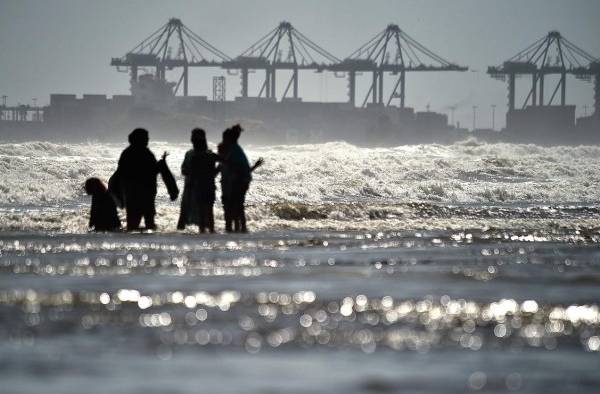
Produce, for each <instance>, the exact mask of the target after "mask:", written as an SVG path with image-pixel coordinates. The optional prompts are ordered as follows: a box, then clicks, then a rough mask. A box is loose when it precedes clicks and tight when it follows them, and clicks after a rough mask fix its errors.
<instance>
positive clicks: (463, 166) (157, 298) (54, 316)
mask: <svg viewBox="0 0 600 394" xmlns="http://www.w3.org/2000/svg"><path fill="white" fill-rule="evenodd" d="M123 148H124V146H123V145H116V144H94V143H89V144H52V143H47V142H30V143H22V144H6V143H0V322H1V324H0V381H1V382H2V383H1V389H0V391H1V392H2V393H32V392H41V391H44V392H46V393H80V392H82V390H84V389H85V392H88V393H106V392H127V393H130V392H131V393H197V392H202V393H204V392H206V393H280V392H290V393H322V392H327V393H387V392H402V393H405V392H409V393H410V392H416V393H438V392H440V393H464V392H477V391H480V392H527V393H532V392H534V393H538V392H539V393H549V392H557V393H565V392H577V393H596V392H598V390H600V377H599V376H598V374H597V371H598V367H599V366H600V354H599V352H600V309H599V304H600V249H599V248H598V242H599V241H600V187H599V186H600V148H599V147H595V146H580V147H540V146H535V145H514V144H484V143H480V142H478V141H476V140H468V141H464V142H461V143H457V144H454V145H447V146H443V145H415V146H402V147H396V148H360V147H356V146H352V145H349V144H346V143H343V142H337V143H328V144H316V145H296V146H271V147H252V146H250V147H249V148H248V149H247V152H248V155H249V156H250V158H251V159H252V160H254V159H257V158H258V157H264V158H265V165H264V167H262V168H260V169H259V170H258V171H256V173H255V176H254V181H253V183H252V187H251V191H250V194H249V196H248V216H249V219H250V220H249V226H250V228H251V230H252V232H251V233H250V234H247V235H225V234H216V235H199V234H197V233H196V231H195V229H194V228H190V229H188V230H186V231H184V232H177V231H176V230H175V224H176V221H177V215H178V203H177V202H170V201H168V199H167V193H166V190H165V189H164V188H162V187H161V188H160V189H159V197H158V220H157V222H158V224H159V227H160V231H159V232H156V233H143V234H141V233H138V234H125V233H119V234H94V233H88V232H87V229H86V223H87V212H88V210H89V198H88V197H86V196H85V195H84V193H83V189H82V184H83V181H84V180H85V179H86V178H87V177H90V176H98V177H101V178H104V179H107V178H108V177H109V176H110V175H111V173H112V172H113V171H114V169H115V167H116V160H117V158H118V155H119V153H120V151H121V150H122V149H123ZM151 149H153V151H154V152H155V153H156V154H157V155H158V154H160V153H161V152H162V151H165V150H166V151H168V152H169V153H170V156H169V158H168V163H169V165H170V167H171V169H172V170H173V172H174V173H175V174H176V175H177V176H178V175H179V170H178V167H179V165H180V163H181V161H182V158H183V155H184V153H185V150H186V149H188V146H187V145H185V144H170V143H161V142H152V143H151ZM178 179H179V181H180V183H181V179H180V178H178ZM215 212H216V216H217V220H218V221H219V225H218V229H219V230H221V231H222V213H221V209H220V207H219V206H218V205H217V206H216V209H215Z"/></svg>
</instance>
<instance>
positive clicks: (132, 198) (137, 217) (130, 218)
mask: <svg viewBox="0 0 600 394" xmlns="http://www.w3.org/2000/svg"><path fill="white" fill-rule="evenodd" d="M148 140H149V138H148V131H147V130H145V129H135V130H133V131H132V132H131V134H129V146H128V147H127V148H126V149H125V150H124V151H123V153H122V154H121V158H120V159H119V167H118V169H117V172H118V173H119V181H120V184H121V189H122V192H123V198H124V200H125V201H124V203H125V209H126V210H127V230H129V231H131V230H137V229H139V228H140V222H141V220H142V217H143V218H144V223H145V224H146V229H151V230H153V229H155V228H156V224H155V223H154V216H155V214H156V210H155V207H154V200H155V198H156V176H157V175H158V171H159V167H158V162H157V160H156V157H154V154H153V153H152V152H151V151H150V149H148Z"/></svg>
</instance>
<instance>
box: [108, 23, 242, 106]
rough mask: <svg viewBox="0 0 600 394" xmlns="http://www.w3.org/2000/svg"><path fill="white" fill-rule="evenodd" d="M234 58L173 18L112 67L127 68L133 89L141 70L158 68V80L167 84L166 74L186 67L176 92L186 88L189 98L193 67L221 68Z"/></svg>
mask: <svg viewBox="0 0 600 394" xmlns="http://www.w3.org/2000/svg"><path fill="white" fill-rule="evenodd" d="M230 60H231V58H230V57H229V56H227V55H226V54H225V53H223V52H221V51H220V50H219V49H217V48H215V47H214V46H212V45H211V44H210V43H208V42H207V41H206V40H204V39H203V38H202V37H200V36H199V35H197V34H196V33H194V32H193V31H192V30H190V29H189V28H188V27H187V26H185V25H184V24H183V23H182V22H181V20H179V19H177V18H171V19H169V21H168V22H167V23H166V24H165V25H163V26H161V27H160V28H159V29H158V30H156V31H155V32H154V33H152V34H151V35H150V36H149V37H147V38H146V39H145V40H143V41H142V42H140V43H139V44H138V45H136V46H135V47H134V48H133V49H132V50H130V51H129V52H127V53H126V54H125V56H123V57H118V58H113V59H112V61H111V63H110V64H111V66H116V67H117V69H120V68H122V67H125V68H127V69H129V71H130V75H131V79H130V82H131V86H132V90H133V87H134V85H135V84H136V83H137V81H138V71H139V69H140V68H146V67H150V68H153V69H154V75H155V78H156V79H157V80H159V81H163V82H166V78H165V71H166V70H172V69H174V68H182V69H183V71H182V73H181V77H180V78H179V80H178V82H177V83H176V84H175V86H174V89H173V92H174V93H175V94H177V92H178V91H179V88H180V87H181V86H182V85H183V95H184V96H187V95H188V86H189V68H190V67H220V66H221V64H222V63H223V62H226V61H230Z"/></svg>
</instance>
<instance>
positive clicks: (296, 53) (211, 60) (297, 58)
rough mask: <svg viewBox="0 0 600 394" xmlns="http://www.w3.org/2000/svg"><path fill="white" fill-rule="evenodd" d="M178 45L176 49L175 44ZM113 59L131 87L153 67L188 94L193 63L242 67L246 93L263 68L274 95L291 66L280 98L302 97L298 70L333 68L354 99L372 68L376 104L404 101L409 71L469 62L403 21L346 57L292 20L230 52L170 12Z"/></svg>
mask: <svg viewBox="0 0 600 394" xmlns="http://www.w3.org/2000/svg"><path fill="white" fill-rule="evenodd" d="M173 49H175V50H173ZM111 65H112V66H115V67H117V69H119V70H120V71H123V70H124V69H125V71H126V70H127V69H129V72H130V76H131V85H132V92H134V91H135V90H136V87H137V84H139V83H140V81H139V79H138V78H139V77H140V76H139V70H140V69H141V68H144V67H152V68H154V71H153V75H154V79H155V80H156V81H158V82H160V83H162V84H163V85H164V86H165V89H168V87H169V86H171V87H172V89H173V92H174V93H175V94H177V93H178V92H179V91H180V86H183V92H182V93H183V96H188V86H189V78H188V76H189V68H191V67H220V68H223V69H227V70H228V71H233V72H236V71H239V73H240V75H241V92H240V95H241V97H242V98H248V97H251V94H250V92H249V88H248V86H249V83H248V82H249V74H250V73H251V72H252V71H256V70H261V71H264V73H265V76H264V82H263V83H262V85H261V88H260V91H259V92H258V94H257V95H256V97H259V98H260V97H264V98H267V99H275V100H277V97H276V92H277V85H276V84H277V71H278V70H288V71H292V75H291V78H290V79H289V81H288V82H287V83H286V88H285V90H284V92H283V96H282V97H281V99H287V98H292V99H295V100H299V99H300V96H299V71H302V70H312V71H316V72H326V71H330V72H334V73H336V75H340V74H346V75H347V77H348V102H349V103H350V104H352V105H355V97H356V77H357V74H360V73H362V72H369V73H372V76H373V78H372V83H371V85H370V87H369V92H368V93H367V97H365V100H364V101H363V102H362V106H361V107H365V106H366V104H367V102H368V98H369V97H372V100H371V103H372V104H386V105H387V106H389V105H391V104H392V100H393V99H396V98H397V99H399V106H400V107H401V108H404V107H405V102H406V100H405V85H406V73H407V72H417V71H418V72H422V71H467V70H468V68H467V67H464V66H459V65H456V64H454V63H451V62H449V61H447V60H445V59H444V58H442V57H441V56H439V55H437V54H435V53H434V52H432V51H431V50H429V49H427V48H426V47H425V46H423V45H422V44H420V43H419V42H417V41H416V40H415V39H413V38H412V37H410V36H409V35H408V34H407V33H405V32H404V31H402V30H401V29H400V28H399V27H398V25H395V24H390V25H388V26H387V27H386V28H385V29H384V30H383V31H382V32H381V33H379V34H377V35H376V36H375V37H373V38H372V39H370V40H369V41H368V42H367V43H365V44H364V45H362V46H361V47H360V48H358V49H357V50H356V51H354V52H353V53H352V54H350V55H349V56H348V57H346V58H344V59H343V60H341V59H339V58H338V57H336V56H335V55H333V54H331V53H330V52H329V51H327V50H326V49H324V48H322V47H321V46H319V45H318V44H316V43H315V42H314V41H313V40H311V39H310V38H308V37H307V36H306V35H304V34H303V33H302V32H300V31H299V30H298V29H296V28H295V27H294V26H293V25H292V24H291V23H289V22H285V21H284V22H281V23H280V24H279V25H278V26H276V27H275V28H274V29H273V30H271V31H270V32H268V33H267V34H266V35H265V36H263V37H261V38H260V39H259V40H258V41H256V42H255V43H254V44H252V45H251V46H250V47H248V49H246V50H245V51H244V52H242V53H241V54H240V55H238V56H236V57H235V58H231V57H229V56H228V55H226V54H225V53H224V52H222V51H221V50H219V49H217V48H216V47H214V46H213V45H211V44H210V43H208V42H207V41H206V40H204V39H203V38H202V37H200V36H199V35H198V34H196V33H194V32H193V31H192V30H191V29H189V28H188V27H187V26H185V25H184V24H183V23H182V22H181V20H179V19H177V18H171V19H170V20H169V21H168V22H167V23H166V24H165V25H164V26H162V27H161V28H159V29H158V30H157V31H155V32H154V33H152V34H151V35H150V36H149V37H147V38H146V39H144V40H143V41H142V42H141V43H139V44H138V45H137V46H135V47H134V48H133V49H132V50H131V51H129V52H127V53H126V54H125V55H124V56H122V57H119V58H113V59H112V61H111ZM174 68H182V69H183V71H182V73H181V78H180V79H179V81H178V82H176V83H174V82H173V83H171V85H169V82H168V81H166V78H165V70H172V69H174ZM385 73H391V74H392V75H394V76H396V75H397V76H398V78H397V81H396V82H395V85H394V89H393V91H392V93H391V95H390V97H389V99H387V100H386V101H385V102H384V97H383V91H384V89H383V88H384V74H385Z"/></svg>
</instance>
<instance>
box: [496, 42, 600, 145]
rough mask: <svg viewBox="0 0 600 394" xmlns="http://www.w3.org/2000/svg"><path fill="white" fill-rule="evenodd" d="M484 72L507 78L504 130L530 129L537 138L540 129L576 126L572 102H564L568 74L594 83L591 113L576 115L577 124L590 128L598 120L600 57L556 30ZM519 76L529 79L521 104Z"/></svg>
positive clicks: (561, 131) (555, 129)
mask: <svg viewBox="0 0 600 394" xmlns="http://www.w3.org/2000/svg"><path fill="white" fill-rule="evenodd" d="M487 73H488V74H489V75H490V76H491V77H492V78H495V79H498V80H501V81H505V82H508V112H507V114H506V125H507V126H506V129H507V130H508V131H518V130H532V137H534V138H537V137H540V135H537V134H539V133H542V132H544V133H550V134H552V132H553V131H554V132H556V133H564V132H568V131H570V130H571V129H573V128H574V127H575V126H576V120H575V106H573V105H568V104H567V76H568V75H572V76H574V77H575V78H576V79H578V80H583V81H586V82H592V80H593V83H594V113H593V114H592V116H590V117H588V118H580V119H579V120H578V121H577V125H579V126H581V127H583V128H590V127H591V126H597V124H596V125H593V123H599V122H598V118H599V117H600V60H598V59H597V58H595V57H594V56H592V55H590V54H589V53H588V52H586V51H585V50H583V49H581V48H580V47H578V46H577V45H575V44H573V43H572V42H571V41H569V40H568V39H566V38H565V37H564V36H562V35H561V34H560V32H558V31H551V32H549V33H548V34H547V35H545V36H544V37H542V38H540V39H539V40H537V41H535V42H534V43H533V44H531V45H529V46H528V47H527V48H525V49H523V50H522V51H520V52H519V53H517V54H516V55H514V56H513V57H511V58H510V59H508V60H507V61H505V62H503V63H502V64H501V65H497V66H490V67H488V70H487ZM552 76H554V79H556V81H555V84H553V85H550V87H549V89H548V87H547V84H548V80H549V79H551V78H552ZM556 76H557V77H558V78H556ZM519 77H529V78H530V83H531V85H530V88H529V90H528V93H527V96H526V98H525V100H524V103H523V105H522V106H521V107H518V106H517V102H516V100H517V98H516V88H517V79H518V78H519ZM550 82H552V81H550ZM536 129H537V131H538V132H539V133H536ZM542 129H545V131H542Z"/></svg>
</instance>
